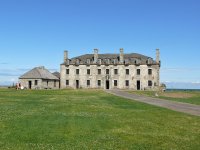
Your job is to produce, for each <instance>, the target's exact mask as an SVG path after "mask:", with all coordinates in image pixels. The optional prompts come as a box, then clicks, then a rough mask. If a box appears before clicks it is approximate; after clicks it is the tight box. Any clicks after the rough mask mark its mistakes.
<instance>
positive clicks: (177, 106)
mask: <svg viewBox="0 0 200 150" xmlns="http://www.w3.org/2000/svg"><path fill="white" fill-rule="evenodd" d="M106 92H107V93H110V94H114V95H116V96H120V97H123V98H128V99H131V100H135V101H139V102H143V103H147V104H151V105H155V106H160V107H164V108H168V109H171V110H175V111H179V112H184V113H187V114H191V115H195V116H200V106H199V105H193V104H188V103H181V102H175V101H169V100H164V99H159V98H152V97H147V96H140V95H135V94H132V93H128V92H125V91H122V90H106Z"/></svg>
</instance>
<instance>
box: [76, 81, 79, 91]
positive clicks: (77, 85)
mask: <svg viewBox="0 0 200 150" xmlns="http://www.w3.org/2000/svg"><path fill="white" fill-rule="evenodd" d="M76 88H77V89H78V88H79V80H76Z"/></svg>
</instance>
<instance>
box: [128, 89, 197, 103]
mask: <svg viewBox="0 0 200 150" xmlns="http://www.w3.org/2000/svg"><path fill="white" fill-rule="evenodd" d="M129 92H130V93H134V94H138V95H145V96H151V97H155V93H157V92H155V91H129ZM157 94H158V98H162V99H167V100H172V101H178V102H184V103H190V104H196V105H200V92H199V91H166V92H158V93H157Z"/></svg>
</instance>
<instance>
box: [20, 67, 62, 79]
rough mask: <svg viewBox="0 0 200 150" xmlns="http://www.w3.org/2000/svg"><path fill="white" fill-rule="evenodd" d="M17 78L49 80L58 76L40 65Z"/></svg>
mask: <svg viewBox="0 0 200 150" xmlns="http://www.w3.org/2000/svg"><path fill="white" fill-rule="evenodd" d="M19 79H49V80H59V78H58V77H56V76H55V75H53V74H52V73H51V72H50V71H48V70H47V69H45V68H44V67H43V66H42V67H35V68H33V69H32V70H30V71H28V72H26V73H25V74H23V75H22V76H20V77H19Z"/></svg>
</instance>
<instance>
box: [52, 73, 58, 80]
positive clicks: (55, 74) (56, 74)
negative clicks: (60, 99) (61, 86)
mask: <svg viewBox="0 0 200 150" xmlns="http://www.w3.org/2000/svg"><path fill="white" fill-rule="evenodd" d="M52 74H53V75H54V76H56V77H57V78H59V79H60V72H57V71H56V72H53V73H52Z"/></svg>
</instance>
